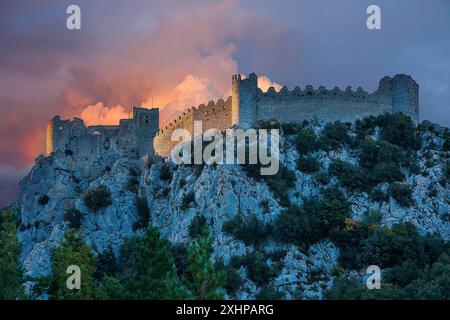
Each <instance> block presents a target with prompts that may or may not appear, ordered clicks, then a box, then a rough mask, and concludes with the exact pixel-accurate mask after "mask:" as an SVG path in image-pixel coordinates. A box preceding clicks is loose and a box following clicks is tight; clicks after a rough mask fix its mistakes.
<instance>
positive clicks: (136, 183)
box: [127, 176, 139, 193]
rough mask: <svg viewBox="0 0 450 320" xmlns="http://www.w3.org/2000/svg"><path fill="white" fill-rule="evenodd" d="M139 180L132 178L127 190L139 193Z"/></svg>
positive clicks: (129, 180)
mask: <svg viewBox="0 0 450 320" xmlns="http://www.w3.org/2000/svg"><path fill="white" fill-rule="evenodd" d="M138 186H139V180H138V178H137V177H135V176H131V177H130V179H128V182H127V190H128V191H130V192H133V193H137V192H138Z"/></svg>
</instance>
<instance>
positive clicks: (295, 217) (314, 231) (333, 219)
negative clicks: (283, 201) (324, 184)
mask: <svg viewBox="0 0 450 320" xmlns="http://www.w3.org/2000/svg"><path fill="white" fill-rule="evenodd" d="M322 193H323V200H322V201H317V200H315V199H307V200H305V202H304V203H303V205H302V207H297V206H291V207H290V208H289V209H287V210H284V211H283V212H281V214H280V217H279V218H278V219H277V220H276V221H275V236H276V238H277V239H278V240H280V241H281V242H283V243H291V244H296V245H300V246H303V247H307V246H309V245H311V244H313V243H316V242H318V241H320V240H322V239H325V238H327V237H329V236H332V235H333V233H336V232H338V231H339V230H341V229H343V228H344V227H345V220H346V219H347V218H348V217H349V204H348V203H347V201H346V199H345V197H344V195H343V194H342V193H341V192H340V191H339V190H338V189H337V188H336V187H330V188H327V189H324V190H323V191H322Z"/></svg>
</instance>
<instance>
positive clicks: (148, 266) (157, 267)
mask: <svg viewBox="0 0 450 320" xmlns="http://www.w3.org/2000/svg"><path fill="white" fill-rule="evenodd" d="M133 242H135V244H132V245H131V249H133V248H135V249H136V251H137V252H130V248H128V253H127V254H125V255H122V259H126V258H127V257H126V255H128V256H129V257H128V258H129V261H132V262H131V263H126V264H125V266H126V269H125V270H123V271H124V274H122V275H121V278H122V279H123V278H125V280H124V283H125V288H126V292H127V295H128V297H127V298H129V299H162V300H165V299H187V298H191V296H190V294H189V292H188V291H187V290H186V289H185V288H184V287H183V286H182V283H181V281H180V280H179V278H178V276H177V272H176V267H175V261H174V258H173V256H172V254H171V251H170V247H169V243H168V242H167V241H165V240H163V239H161V238H160V235H159V232H158V230H157V229H156V228H154V227H149V228H148V229H147V233H146V235H145V236H144V237H142V238H140V239H134V241H133ZM122 267H123V266H122Z"/></svg>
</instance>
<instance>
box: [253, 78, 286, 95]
mask: <svg viewBox="0 0 450 320" xmlns="http://www.w3.org/2000/svg"><path fill="white" fill-rule="evenodd" d="M258 87H259V88H260V89H261V90H262V91H263V92H266V91H267V90H268V89H269V88H270V87H274V88H275V91H280V90H281V88H282V85H280V84H278V83H276V82H272V81H271V80H270V79H269V78H267V77H266V76H258Z"/></svg>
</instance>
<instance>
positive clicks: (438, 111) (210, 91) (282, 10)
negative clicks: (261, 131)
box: [0, 0, 450, 207]
mask: <svg viewBox="0 0 450 320" xmlns="http://www.w3.org/2000/svg"><path fill="white" fill-rule="evenodd" d="M71 4H76V5H78V6H79V7H80V8H81V30H68V29H67V28H66V19H67V17H68V15H67V14H66V8H67V7H68V6H69V5H71ZM370 4H376V5H379V6H380V8H381V24H382V25H381V26H382V29H381V30H369V29H367V27H366V19H367V17H368V14H367V13H366V9H367V7H368V6H369V5H370ZM449 39H450V0H429V1H422V0H396V1H391V0H384V1H376V0H371V1H365V0H340V1H335V0H314V1H313V0H308V1H307V0H280V1H267V0H246V1H237V0H235V1H233V0H219V1H211V0H209V1H208V0H195V1H194V0H189V1H186V0H184V1H173V0H164V1H162V0H155V1H151V0H150V1H149V0H146V1H144V0H116V1H109V0H95V1H91V0H84V1H75V0H70V1H65V0H40V1H26V0H2V1H0V207H1V206H5V205H8V204H9V203H10V202H11V201H12V200H13V198H14V194H15V192H16V189H17V184H18V181H19V180H20V179H21V178H23V177H24V176H25V175H26V174H27V173H28V172H29V169H30V168H31V167H32V165H33V164H34V160H35V158H36V157H37V156H39V155H40V154H43V153H44V149H45V128H46V124H47V122H48V120H49V119H51V118H52V117H53V116H55V115H60V116H62V117H63V118H72V117H81V118H82V119H83V120H84V121H85V123H86V124H87V125H90V124H117V123H118V119H120V118H124V117H127V116H128V114H129V111H130V110H131V108H132V106H133V105H139V106H144V107H152V106H156V107H159V108H160V117H161V119H160V125H161V126H164V125H165V124H166V123H167V122H168V121H170V119H171V118H173V117H174V116H175V115H176V114H178V113H180V112H181V111H183V110H184V109H186V108H188V107H191V106H196V105H199V104H201V103H205V102H208V101H209V100H217V99H219V98H226V97H227V96H229V94H230V85H231V76H232V75H233V74H236V73H241V74H249V73H251V72H255V73H257V74H258V75H259V76H260V83H261V87H263V89H267V87H268V86H270V85H274V86H276V87H277V88H279V86H280V85H286V86H288V87H289V88H293V87H295V86H297V85H298V86H301V87H304V86H305V85H308V84H312V85H313V86H314V87H316V88H317V87H319V86H320V85H324V86H326V87H327V88H333V87H334V86H339V87H340V88H345V87H346V86H347V85H352V86H353V87H358V86H362V87H363V88H364V89H365V90H366V91H369V92H372V91H374V90H376V88H377V86H378V81H379V80H380V79H381V78H382V77H383V76H385V75H389V76H393V75H395V74H398V73H406V74H410V75H411V76H412V77H413V78H414V79H415V80H416V81H417V82H418V83H419V85H420V119H421V120H425V119H427V120H430V121H432V122H435V123H438V124H440V125H443V126H447V127H450V40H449Z"/></svg>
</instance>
